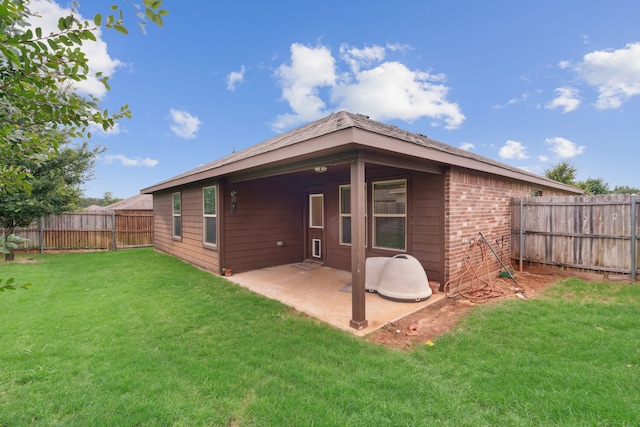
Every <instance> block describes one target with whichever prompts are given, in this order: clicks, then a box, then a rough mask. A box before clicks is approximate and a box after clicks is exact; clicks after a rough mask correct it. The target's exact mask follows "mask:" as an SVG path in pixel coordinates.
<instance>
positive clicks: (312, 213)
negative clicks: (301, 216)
mask: <svg viewBox="0 0 640 427" xmlns="http://www.w3.org/2000/svg"><path fill="white" fill-rule="evenodd" d="M309 227H310V228H324V195H323V194H310V195H309Z"/></svg>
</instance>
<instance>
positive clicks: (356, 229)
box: [349, 159, 369, 330]
mask: <svg viewBox="0 0 640 427" xmlns="http://www.w3.org/2000/svg"><path fill="white" fill-rule="evenodd" d="M365 190H366V188H365V180H364V162H363V161H362V160H359V159H358V160H356V161H354V162H353V163H351V312H352V315H351V322H349V326H351V327H352V328H354V329H358V330H360V329H364V328H366V327H367V326H368V324H369V322H368V321H367V320H366V315H365V277H364V274H365V271H364V268H365V257H366V254H365V250H366V248H365V226H366V224H365V215H366V208H367V207H366V201H365Z"/></svg>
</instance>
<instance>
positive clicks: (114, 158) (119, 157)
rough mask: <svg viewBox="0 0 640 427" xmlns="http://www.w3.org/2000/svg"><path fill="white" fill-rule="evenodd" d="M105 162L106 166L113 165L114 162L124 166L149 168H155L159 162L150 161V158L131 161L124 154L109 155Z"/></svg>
mask: <svg viewBox="0 0 640 427" xmlns="http://www.w3.org/2000/svg"><path fill="white" fill-rule="evenodd" d="M104 162H105V163H106V164H111V163H113V162H120V164H121V165H122V166H147V167H154V166H155V165H157V164H158V161H157V160H154V159H150V158H149V157H147V158H144V159H141V158H139V157H136V158H134V159H131V158H129V157H127V156H125V155H124V154H107V155H105V156H104Z"/></svg>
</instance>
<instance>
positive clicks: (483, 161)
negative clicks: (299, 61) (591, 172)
mask: <svg viewBox="0 0 640 427" xmlns="http://www.w3.org/2000/svg"><path fill="white" fill-rule="evenodd" d="M350 128H353V129H361V130H364V131H367V132H372V133H375V134H378V135H381V136H385V137H388V138H392V139H393V140H398V141H404V142H408V143H411V144H415V145H417V146H422V147H424V148H425V149H426V150H425V152H424V154H423V155H424V159H425V160H433V159H432V158H431V157H432V155H433V153H434V152H438V153H442V154H443V155H445V157H446V158H447V159H448V160H449V161H448V164H451V165H459V166H462V167H470V166H469V164H470V163H469V162H471V164H473V165H474V166H472V167H471V168H472V169H476V170H484V169H485V167H487V168H488V169H490V170H491V173H495V174H498V175H504V176H509V177H511V178H519V179H522V180H524V181H531V182H536V183H539V184H542V185H547V186H551V187H557V188H561V189H563V190H573V191H576V192H579V190H577V189H575V188H573V187H570V186H567V185H565V184H561V183H558V182H556V181H553V180H549V179H547V178H545V177H541V176H540V175H536V174H533V173H530V172H527V171H524V170H522V169H519V168H515V167H513V166H509V165H506V164H504V163H501V162H497V161H495V160H492V159H489V158H486V157H483V156H479V155H477V154H474V153H471V152H469V151H466V150H462V149H460V148H456V147H452V146H450V145H447V144H444V143H442V142H439V141H436V140H433V139H431V138H429V137H427V136H425V135H422V134H419V133H413V132H408V131H406V130H403V129H400V128H399V127H397V126H394V125H388V124H384V123H380V122H377V121H374V120H371V119H369V117H368V116H365V115H362V114H353V113H349V112H346V111H340V112H337V113H333V114H331V115H329V116H327V117H324V118H322V119H320V120H317V121H314V122H311V123H308V124H306V125H303V126H301V127H299V128H296V129H293V130H291V131H289V132H286V133H283V134H280V135H277V136H275V137H273V138H271V139H268V140H266V141H264V142H261V143H259V144H256V145H254V146H251V147H249V148H246V149H244V150H241V151H238V152H235V153H233V154H231V155H228V156H226V157H223V158H221V159H218V160H215V161H213V162H210V163H207V164H205V165H202V166H199V167H197V168H195V169H192V170H190V171H188V172H185V173H183V174H180V175H177V176H174V177H173V178H170V179H168V180H165V181H162V182H160V183H158V184H156V185H154V186H151V187H148V188H146V189H143V190H142V192H143V193H152V192H154V191H158V190H160V189H165V188H170V187H171V186H172V183H175V184H177V185H181V184H184V183H185V182H186V181H188V179H189V177H193V178H194V181H195V180H199V179H202V176H203V174H206V176H207V178H212V177H215V176H220V175H222V173H220V174H216V170H217V169H218V170H220V172H222V169H225V171H224V172H225V173H228V172H229V171H233V169H234V168H233V167H231V168H229V167H228V166H232V165H233V164H234V163H238V162H241V161H245V160H247V159H251V158H254V157H259V156H262V155H265V154H267V153H270V152H275V151H277V150H283V149H286V148H287V147H292V146H295V145H296V144H300V143H303V142H306V141H310V140H313V139H316V138H320V137H325V136H328V135H331V134H332V133H336V132H339V131H343V130H346V129H350ZM357 143H358V144H359V145H365V146H366V144H367V143H366V141H357ZM430 156H431V157H430ZM456 159H457V161H456ZM464 159H466V161H465V160H464ZM482 165H485V167H483V166H482ZM501 171H502V172H503V173H501Z"/></svg>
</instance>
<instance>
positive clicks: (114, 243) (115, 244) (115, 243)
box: [111, 211, 118, 251]
mask: <svg viewBox="0 0 640 427" xmlns="http://www.w3.org/2000/svg"><path fill="white" fill-rule="evenodd" d="M111 219H112V225H111V227H112V233H111V240H112V241H111V246H112V247H113V250H114V251H117V250H118V240H117V238H116V213H115V211H113V212H111Z"/></svg>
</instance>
